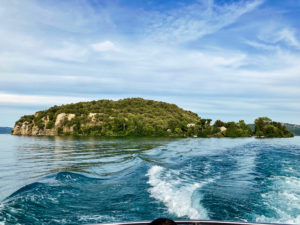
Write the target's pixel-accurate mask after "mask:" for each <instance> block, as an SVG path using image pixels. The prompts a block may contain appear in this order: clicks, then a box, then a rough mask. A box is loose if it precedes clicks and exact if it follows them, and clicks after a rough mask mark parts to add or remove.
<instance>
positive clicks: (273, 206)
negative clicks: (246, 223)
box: [256, 176, 300, 224]
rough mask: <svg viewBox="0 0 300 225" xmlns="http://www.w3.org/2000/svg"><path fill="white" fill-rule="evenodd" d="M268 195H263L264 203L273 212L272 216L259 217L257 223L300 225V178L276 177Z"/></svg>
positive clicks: (272, 178)
mask: <svg viewBox="0 0 300 225" xmlns="http://www.w3.org/2000/svg"><path fill="white" fill-rule="evenodd" d="M269 180H270V181H271V182H272V183H273V185H272V187H271V188H270V190H269V191H268V192H267V193H263V194H261V197H262V199H263V203H264V204H265V206H266V207H267V208H268V209H269V211H273V212H274V213H273V215H272V216H265V215H262V216H258V217H257V219H256V221H257V222H274V221H276V222H278V223H288V224H300V178H298V177H285V176H274V177H271V178H269Z"/></svg>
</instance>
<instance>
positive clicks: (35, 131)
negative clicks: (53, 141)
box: [12, 113, 75, 136]
mask: <svg viewBox="0 0 300 225" xmlns="http://www.w3.org/2000/svg"><path fill="white" fill-rule="evenodd" d="M38 115H39V114H38V113H35V114H34V117H37V116H38ZM73 118H75V114H66V113H60V114H58V115H57V117H56V120H55V124H54V127H53V128H51V129H47V128H46V127H47V124H48V122H49V121H50V120H49V118H48V117H45V118H42V121H43V124H42V125H43V127H44V128H40V127H39V126H37V125H36V124H35V122H34V120H32V121H31V122H28V121H25V122H22V123H21V124H20V123H17V124H16V125H15V126H14V129H13V131H12V134H13V135H24V136H55V135H58V128H62V129H63V132H72V131H73V127H66V126H63V124H64V121H65V120H67V121H70V120H72V119H73Z"/></svg>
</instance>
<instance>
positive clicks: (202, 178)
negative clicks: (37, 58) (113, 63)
mask: <svg viewBox="0 0 300 225" xmlns="http://www.w3.org/2000/svg"><path fill="white" fill-rule="evenodd" d="M0 143H1V147H0V224H3V223H4V224H17V223H19V224H86V223H105V222H119V221H141V220H152V219H154V218H157V217H161V216H165V217H170V218H173V219H212V220H230V221H252V222H277V223H298V224H299V223H300V137H295V138H291V139H255V138H241V139H167V138H138V139H137V138H135V139H92V138H77V139H76V138H59V137H56V138H49V137H48V138H47V137H16V136H10V135H0Z"/></svg>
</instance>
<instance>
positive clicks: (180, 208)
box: [146, 166, 213, 219]
mask: <svg viewBox="0 0 300 225" xmlns="http://www.w3.org/2000/svg"><path fill="white" fill-rule="evenodd" d="M179 173H180V172H179V171H176V170H171V169H168V170H167V169H165V168H163V167H161V166H152V167H151V168H150V169H149V171H148V173H147V175H146V176H148V177H149V181H148V184H149V185H150V186H151V187H150V188H149V192H150V195H151V196H152V197H153V198H155V199H157V200H158V201H161V202H163V203H164V204H165V205H166V207H167V208H168V211H169V213H172V214H175V215H176V216H178V217H188V218H190V219H199V218H201V219H209V217H208V214H207V211H206V209H205V208H204V207H203V206H202V205H201V199H202V196H201V193H200V189H201V187H203V186H204V185H205V184H208V183H210V182H212V181H213V180H212V179H208V180H206V181H202V182H190V181H189V180H184V179H183V178H180V177H179Z"/></svg>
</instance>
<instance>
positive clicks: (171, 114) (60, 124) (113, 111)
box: [13, 98, 288, 137]
mask: <svg viewBox="0 0 300 225" xmlns="http://www.w3.org/2000/svg"><path fill="white" fill-rule="evenodd" d="M211 121H212V120H211V119H203V118H200V117H199V116H198V115H197V114H196V113H193V112H191V111H186V110H183V109H181V108H179V107H178V106H176V105H174V104H169V103H165V102H159V101H153V100H145V99H142V98H127V99H122V100H119V101H113V100H99V101H91V102H79V103H76V104H68V105H62V106H53V107H51V108H49V109H48V110H44V111H39V112H37V113H35V114H34V115H29V116H23V117H22V118H21V119H20V120H18V121H17V122H16V124H15V128H14V131H13V134H17V135H80V136H172V137H250V136H252V135H253V131H252V130H251V128H250V126H249V125H247V124H245V122H244V121H243V120H240V121H239V122H238V123H236V122H222V121H220V120H217V121H215V123H214V124H211ZM274 123H275V122H274ZM268 125H270V124H268ZM272 126H274V127H276V129H278V130H280V131H281V130H282V129H284V128H282V127H284V126H282V127H278V125H275V124H272ZM259 129H260V130H257V131H255V133H257V134H259V136H266V137H269V136H267V135H261V134H264V133H260V131H262V132H265V129H264V128H261V127H259ZM269 129H270V128H269V127H267V130H268V132H269ZM276 129H275V130H274V132H273V133H274V134H275V133H276V132H277V130H276ZM282 132H283V134H284V135H281V134H282V133H281V132H277V133H276V134H278V135H280V136H279V137H287V134H288V133H286V132H285V130H284V131H282ZM268 134H269V133H268ZM270 137H271V136H270Z"/></svg>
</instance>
